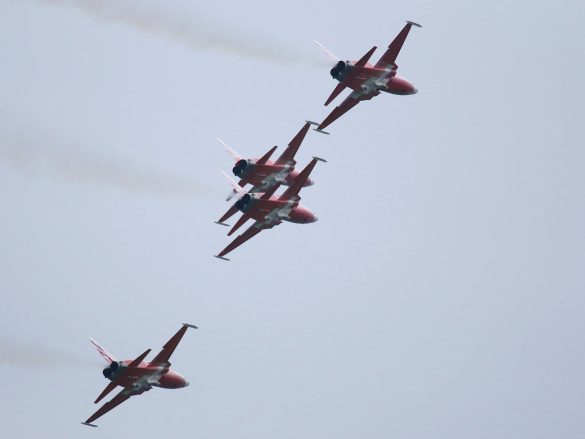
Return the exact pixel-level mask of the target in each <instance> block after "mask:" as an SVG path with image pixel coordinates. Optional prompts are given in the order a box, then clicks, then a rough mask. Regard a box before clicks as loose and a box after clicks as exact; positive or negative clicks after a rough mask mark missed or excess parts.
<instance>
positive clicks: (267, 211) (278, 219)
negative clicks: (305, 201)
mask: <svg viewBox="0 0 585 439" xmlns="http://www.w3.org/2000/svg"><path fill="white" fill-rule="evenodd" d="M318 161H321V162H324V161H325V160H323V159H321V158H319V157H313V160H311V162H310V163H309V164H308V165H307V166H306V167H305V169H303V170H302V171H301V173H300V174H299V176H298V177H297V178H296V180H295V182H294V183H293V184H292V185H291V186H290V187H288V188H287V190H286V191H284V192H283V193H282V195H279V196H273V194H274V192H275V191H276V187H277V186H274V187H273V188H271V189H270V190H268V191H267V192H265V193H253V194H251V193H249V192H247V191H245V190H244V189H242V188H241V187H240V186H239V185H238V184H237V183H236V182H235V181H233V180H232V179H231V178H229V177H228V176H227V175H225V174H224V175H225V176H226V178H227V179H228V181H229V182H230V184H231V185H232V186H233V188H234V189H235V190H236V191H237V196H238V197H239V199H238V201H237V202H236V203H235V206H236V208H237V210H240V211H241V212H243V214H242V216H241V217H240V219H239V220H238V222H237V223H236V224H235V225H234V227H233V228H232V230H231V231H230V232H229V233H228V235H231V234H232V233H234V232H235V231H236V230H237V229H238V228H239V227H241V226H242V225H243V224H244V223H245V222H246V221H248V219H250V218H252V219H255V220H256V222H255V223H254V224H252V225H251V226H250V227H249V228H248V229H247V230H246V231H245V232H244V233H242V234H241V235H239V236H238V237H237V238H236V239H234V240H233V241H232V242H231V244H229V245H228V246H227V247H226V248H224V249H223V250H222V251H221V252H220V253H219V254H218V255H215V256H216V257H217V258H220V259H224V260H229V259H227V258H226V257H225V255H227V254H228V253H229V252H231V251H232V250H234V249H235V248H236V247H239V246H240V245H242V244H243V243H244V242H246V241H247V240H249V239H250V238H253V237H254V236H256V235H257V234H258V233H260V232H261V231H262V230H265V229H271V228H272V227H274V226H277V225H279V224H281V223H282V222H283V221H288V222H291V223H298V224H307V223H314V222H315V221H317V217H316V216H315V215H314V214H313V212H311V211H310V210H309V209H307V208H306V207H303V206H301V205H300V204H299V201H300V200H301V197H300V196H299V192H300V190H301V189H302V188H303V186H305V184H306V182H307V180H308V179H309V174H310V173H311V171H312V170H313V168H314V167H315V165H316V164H317V162H318Z"/></svg>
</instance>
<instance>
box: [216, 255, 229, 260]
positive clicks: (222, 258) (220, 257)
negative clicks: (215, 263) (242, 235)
mask: <svg viewBox="0 0 585 439" xmlns="http://www.w3.org/2000/svg"><path fill="white" fill-rule="evenodd" d="M213 257H215V258H217V259H221V260H223V261H229V259H228V258H225V257H223V256H219V255H213Z"/></svg>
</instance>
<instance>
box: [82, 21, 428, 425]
mask: <svg viewBox="0 0 585 439" xmlns="http://www.w3.org/2000/svg"><path fill="white" fill-rule="evenodd" d="M413 26H415V27H421V26H420V25H419V24H417V23H414V22H412V21H408V22H407V24H406V25H405V26H404V28H403V29H402V30H401V31H400V33H399V34H398V36H396V38H395V39H394V40H393V41H392V42H391V43H390V45H389V46H388V49H387V50H386V52H384V54H383V55H382V57H381V58H380V59H379V60H378V62H376V64H374V65H372V64H370V63H369V62H368V61H369V59H370V58H371V56H372V55H373V53H374V51H375V50H376V47H375V46H374V47H372V48H371V49H370V50H369V51H368V52H367V53H366V54H365V55H364V56H362V57H361V58H360V59H359V60H357V61H342V60H340V59H339V58H338V57H336V56H335V55H333V53H332V52H331V51H329V50H328V49H326V48H325V47H323V46H322V45H321V44H319V43H317V42H315V43H316V44H317V45H318V46H319V48H321V49H322V50H323V51H324V52H325V54H326V55H327V56H328V57H329V58H331V59H332V60H333V61H335V63H336V64H335V66H334V67H333V68H332V69H331V72H330V73H331V76H332V78H333V79H335V80H337V81H338V82H339V84H337V86H336V87H335V89H334V90H333V92H332V93H331V95H330V96H329V98H328V99H327V100H326V101H325V105H326V106H327V105H329V104H330V103H331V102H332V101H333V100H334V99H335V98H336V97H337V96H339V94H340V93H341V92H343V91H344V90H345V89H346V88H350V89H351V90H352V92H351V93H350V94H349V96H347V98H345V100H343V102H342V103H341V104H340V105H339V106H337V107H335V108H334V109H333V111H331V113H330V114H329V115H328V116H327V117H326V118H325V119H324V120H323V121H322V122H321V123H316V122H311V121H307V122H306V123H305V124H304V125H303V127H302V128H301V129H300V131H299V132H298V133H297V134H296V135H295V136H294V137H293V138H292V140H291V141H290V142H289V144H288V146H287V147H286V148H285V150H284V151H283V152H282V154H281V155H280V156H279V157H278V158H277V159H276V160H272V159H271V157H272V155H273V154H274V152H275V151H276V149H277V147H276V146H274V147H272V148H271V149H270V150H268V151H267V152H266V153H265V154H264V155H263V156H261V157H260V158H245V157H243V156H242V155H240V154H238V153H237V152H236V151H235V150H234V149H232V148H231V147H229V146H228V145H227V144H226V143H225V142H224V141H222V140H219V139H218V140H219V141H220V143H221V144H222V145H223V147H224V148H225V150H226V151H227V152H228V153H229V154H230V155H231V157H232V158H233V160H234V167H233V169H232V172H233V174H234V176H235V177H236V178H237V179H239V181H238V182H236V181H234V180H233V179H232V178H231V177H230V176H229V175H227V174H225V173H224V176H225V178H226V180H227V181H228V183H229V184H230V186H231V190H230V193H229V195H228V197H227V200H226V201H232V200H233V199H235V201H233V204H232V205H231V206H230V208H229V209H228V210H227V211H226V212H225V213H224V214H223V215H222V216H221V217H220V218H219V219H218V220H217V221H216V223H217V224H220V225H223V226H229V225H228V224H227V223H226V221H227V220H229V219H230V218H231V217H233V216H234V215H235V214H236V213H238V212H240V213H241V215H240V217H239V218H238V219H237V221H236V223H235V224H234V226H233V227H232V228H231V229H230V231H229V232H228V236H231V235H232V234H234V233H235V232H236V231H237V230H238V229H240V227H242V226H243V225H244V224H245V223H246V222H248V221H249V220H253V221H254V222H253V223H252V224H251V225H250V226H249V227H248V228H247V229H246V230H245V231H244V232H243V233H242V234H240V235H238V236H237V237H236V238H235V239H233V240H232V241H231V242H230V243H229V244H228V245H227V246H226V247H225V248H224V249H223V250H221V251H220V252H219V253H218V254H217V255H215V256H216V257H217V258H220V259H223V260H229V259H228V258H227V257H226V255H227V254H229V253H230V252H232V251H233V250H235V249H236V248H237V247H239V246H241V245H242V244H244V243H245V242H246V241H248V240H249V239H251V238H253V237H254V236H256V235H257V234H259V233H260V232H261V231H262V230H267V229H271V228H273V227H274V226H277V225H279V224H282V223H283V222H290V223H296V224H311V223H314V222H316V221H317V216H316V215H315V214H314V213H313V212H312V211H310V210H309V209H308V208H306V207H304V206H302V205H301V204H300V201H301V195H300V192H301V190H303V189H304V188H306V187H308V186H313V184H314V181H313V180H312V179H311V178H310V175H311V173H312V172H313V169H314V168H315V166H316V165H317V163H318V162H326V161H325V160H324V159H322V158H319V157H313V158H312V160H311V161H310V162H309V163H308V164H307V165H306V166H304V167H303V168H302V170H299V169H298V167H297V161H296V159H295V156H296V154H297V152H298V150H299V148H300V146H301V144H302V143H303V141H304V139H305V137H306V135H307V133H308V131H309V129H310V127H311V125H314V126H316V128H314V130H315V131H317V132H321V133H324V134H329V133H327V132H325V131H324V128H326V127H328V126H329V125H330V124H331V123H333V122H334V121H335V120H337V119H338V118H340V117H341V116H342V115H343V114H345V113H346V112H348V111H349V110H350V109H352V108H353V107H355V106H356V105H357V104H358V103H359V102H361V101H366V100H369V99H372V98H373V97H375V96H378V95H379V94H381V92H385V93H390V94H395V95H412V94H415V93H417V89H416V88H415V87H414V86H413V85H412V84H411V83H410V82H409V81H408V80H406V79H404V78H401V77H399V76H398V75H397V74H396V71H397V69H398V65H397V64H396V58H397V57H398V54H399V52H400V50H401V48H402V46H403V44H404V42H405V40H406V37H407V36H408V33H409V32H410V30H411V28H412V27H413ZM247 186H249V187H248V188H246V187H247ZM280 186H284V187H286V189H284V190H283V191H282V193H280V194H276V192H277V190H278V189H279V188H280ZM188 328H197V327H196V326H194V325H190V324H188V323H184V324H183V325H182V327H181V329H179V331H178V332H177V333H176V334H175V335H174V336H173V337H171V339H170V340H169V341H168V342H167V343H166V344H165V345H164V346H163V348H162V350H161V351H160V352H159V353H158V354H157V355H156V356H155V357H154V358H153V359H152V360H150V361H148V362H147V361H145V358H146V357H147V355H148V354H149V353H150V349H147V350H146V351H145V352H144V353H142V354H141V355H139V356H138V357H136V358H135V359H133V360H123V361H119V360H116V359H115V358H114V357H113V356H112V355H111V354H110V353H109V352H108V351H106V350H105V349H104V348H103V347H102V346H101V345H100V344H99V343H97V342H96V341H95V340H93V339H90V341H91V342H92V343H93V344H94V346H95V347H96V348H97V350H98V352H99V353H100V355H101V356H102V357H103V358H104V360H105V361H106V362H107V367H105V368H104V369H103V375H104V378H106V379H107V380H109V381H110V382H109V383H108V385H107V386H106V387H105V389H104V390H103V391H102V392H101V393H100V395H99V396H98V397H97V399H96V400H95V403H96V404H97V403H99V402H100V401H101V400H102V399H103V398H105V397H106V396H107V395H108V394H109V393H110V392H112V391H113V390H114V389H116V388H117V387H118V386H120V387H122V390H121V391H120V392H119V393H118V394H117V395H116V396H114V397H113V398H112V399H111V400H110V401H108V402H106V403H105V404H104V405H102V406H101V407H100V408H99V409H98V410H97V411H96V412H95V413H94V414H92V415H91V416H90V417H89V418H87V420H85V421H84V422H82V424H84V425H89V426H92V427H95V426H96V425H95V424H94V422H95V420H96V419H98V418H100V417H101V416H103V415H104V414H106V413H107V412H109V411H110V410H112V409H114V408H115V407H117V406H118V405H120V404H122V403H123V402H124V401H126V400H128V399H129V398H130V397H132V396H136V395H141V394H142V393H144V392H146V391H149V390H151V389H152V388H153V387H161V388H166V389H179V388H184V387H187V386H188V385H189V382H188V381H187V380H186V379H185V378H184V377H183V376H182V375H181V374H179V373H178V372H176V371H174V370H171V369H170V366H171V363H170V357H171V355H172V354H173V352H174V351H175V349H176V348H177V346H178V344H179V342H180V341H181V339H182V338H183V336H184V335H185V333H186V332H187V329H188Z"/></svg>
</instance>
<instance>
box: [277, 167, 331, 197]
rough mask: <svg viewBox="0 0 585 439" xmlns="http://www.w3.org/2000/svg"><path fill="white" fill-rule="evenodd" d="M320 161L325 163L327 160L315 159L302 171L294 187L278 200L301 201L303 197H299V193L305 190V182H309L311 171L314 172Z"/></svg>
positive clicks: (290, 187)
mask: <svg viewBox="0 0 585 439" xmlns="http://www.w3.org/2000/svg"><path fill="white" fill-rule="evenodd" d="M318 161H321V162H324V161H325V160H323V159H320V158H319V157H313V160H311V162H310V163H309V164H308V165H307V166H305V169H303V170H302V171H301V173H300V174H299V176H298V177H297V179H296V180H295V182H294V183H293V184H292V186H289V187H288V189H287V190H286V191H284V192H283V193H282V195H281V196H280V197H279V198H278V199H279V200H291V199H294V200H295V201H298V200H300V199H301V197H300V196H299V192H300V190H301V189H302V188H303V186H304V184H305V182H306V181H307V178H309V175H310V174H311V171H313V168H314V167H315V165H316V164H317V162H318Z"/></svg>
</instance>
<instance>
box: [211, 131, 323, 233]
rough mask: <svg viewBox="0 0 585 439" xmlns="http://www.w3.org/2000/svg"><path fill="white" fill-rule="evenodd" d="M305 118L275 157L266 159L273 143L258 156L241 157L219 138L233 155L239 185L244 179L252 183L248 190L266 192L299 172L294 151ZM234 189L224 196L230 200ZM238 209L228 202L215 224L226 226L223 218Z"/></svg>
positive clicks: (302, 133)
mask: <svg viewBox="0 0 585 439" xmlns="http://www.w3.org/2000/svg"><path fill="white" fill-rule="evenodd" d="M310 126H311V124H310V123H309V122H307V123H305V125H304V126H303V127H302V128H301V130H300V131H299V132H298V133H297V135H296V136H295V137H294V138H293V139H292V140H291V141H290V143H289V144H288V147H287V148H286V149H285V150H284V152H283V153H282V154H281V156H280V157H279V158H278V159H277V160H276V161H274V162H273V161H271V160H269V158H270V156H271V155H272V154H273V153H274V151H275V150H276V148H277V146H274V147H272V148H271V149H270V151H268V152H267V153H266V154H264V155H263V156H262V157H260V158H259V159H244V158H242V156H240V155H239V154H238V153H237V152H236V151H234V150H233V149H232V148H230V147H229V146H228V145H226V144H225V143H224V142H223V140H221V139H217V140H219V141H220V142H221V143H222V145H223V146H224V148H225V149H226V151H227V152H228V153H229V154H230V155H231V156H232V157H233V158H234V160H235V161H236V165H235V166H234V168H233V169H232V172H233V173H234V175H235V176H236V177H240V181H239V183H238V184H239V186H240V187H244V186H246V185H247V184H248V183H250V184H252V188H251V189H249V190H248V192H250V193H258V192H267V191H269V190H272V189H278V186H279V185H285V186H290V185H292V184H293V183H294V182H295V180H296V179H297V178H298V177H299V174H300V172H299V171H297V170H295V166H296V164H297V162H296V161H295V155H296V153H297V151H298V150H299V147H300V146H301V143H303V140H304V139H305V136H306V135H307V132H308V131H309V127H310ZM312 185H313V181H312V180H311V179H309V178H308V179H307V180H306V181H305V183H304V186H312ZM236 193H237V191H236V190H235V189H234V190H232V191H231V193H230V195H229V196H228V198H227V200H228V201H229V200H231V199H232V197H233V196H234V195H235V194H236ZM237 211H238V209H237V207H236V206H235V205H234V206H232V207H231V208H230V209H229V210H228V211H227V212H226V213H225V214H224V215H223V216H222V217H221V218H220V219H219V221H216V223H217V224H221V225H222V226H227V225H228V224H225V222H224V221H226V220H227V219H228V218H230V217H231V216H232V215H234V214H235V213H236V212H237Z"/></svg>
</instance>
